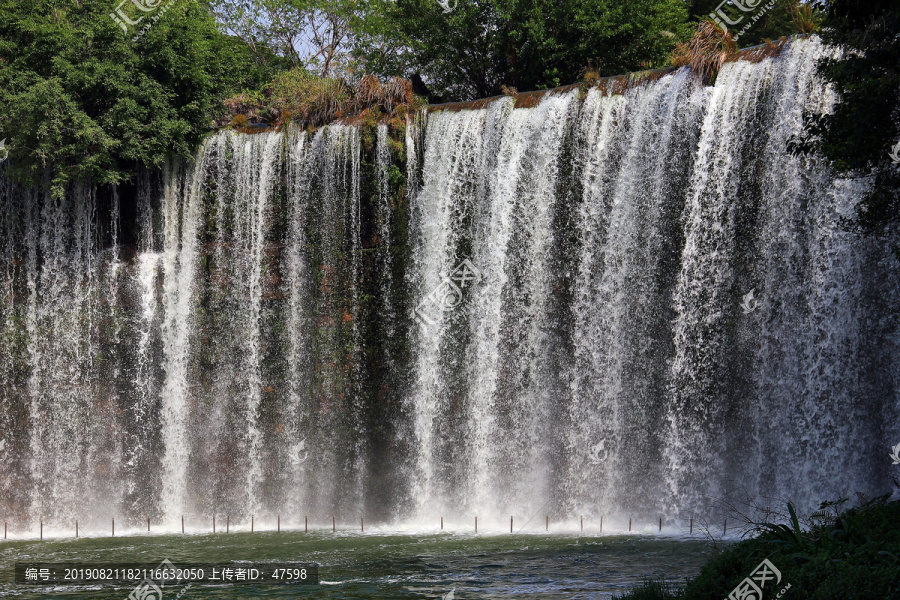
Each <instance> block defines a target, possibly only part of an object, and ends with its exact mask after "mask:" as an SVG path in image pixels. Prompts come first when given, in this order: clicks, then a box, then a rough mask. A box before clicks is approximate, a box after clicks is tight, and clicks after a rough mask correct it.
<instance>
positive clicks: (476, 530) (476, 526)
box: [475, 517, 478, 533]
mask: <svg viewBox="0 0 900 600" xmlns="http://www.w3.org/2000/svg"><path fill="white" fill-rule="evenodd" d="M475 533H478V517H475Z"/></svg>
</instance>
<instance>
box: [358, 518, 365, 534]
mask: <svg viewBox="0 0 900 600" xmlns="http://www.w3.org/2000/svg"><path fill="white" fill-rule="evenodd" d="M359 530H360V531H365V530H366V523H365V521H363V518H362V517H360V518H359Z"/></svg>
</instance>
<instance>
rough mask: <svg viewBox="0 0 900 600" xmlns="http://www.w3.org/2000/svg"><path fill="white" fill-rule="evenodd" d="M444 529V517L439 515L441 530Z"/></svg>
mask: <svg viewBox="0 0 900 600" xmlns="http://www.w3.org/2000/svg"><path fill="white" fill-rule="evenodd" d="M443 530H444V517H441V531H443Z"/></svg>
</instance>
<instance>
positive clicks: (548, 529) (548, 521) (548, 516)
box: [547, 515, 550, 531]
mask: <svg viewBox="0 0 900 600" xmlns="http://www.w3.org/2000/svg"><path fill="white" fill-rule="evenodd" d="M547 531H550V515H547Z"/></svg>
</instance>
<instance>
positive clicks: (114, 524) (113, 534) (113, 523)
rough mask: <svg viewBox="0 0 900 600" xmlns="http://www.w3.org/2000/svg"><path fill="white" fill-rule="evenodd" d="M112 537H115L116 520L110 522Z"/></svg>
mask: <svg viewBox="0 0 900 600" xmlns="http://www.w3.org/2000/svg"><path fill="white" fill-rule="evenodd" d="M112 536H113V537H116V520H115V519H113V520H112Z"/></svg>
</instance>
